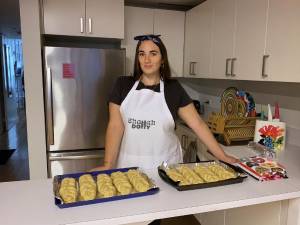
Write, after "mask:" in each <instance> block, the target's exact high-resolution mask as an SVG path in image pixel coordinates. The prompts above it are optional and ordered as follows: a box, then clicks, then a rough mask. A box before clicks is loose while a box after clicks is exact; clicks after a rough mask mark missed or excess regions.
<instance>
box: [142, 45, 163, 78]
mask: <svg viewBox="0 0 300 225" xmlns="http://www.w3.org/2000/svg"><path fill="white" fill-rule="evenodd" d="M138 59H139V63H140V66H141V69H142V71H143V73H144V74H146V75H151V74H153V75H158V76H160V72H159V69H160V66H161V64H162V56H161V52H160V49H159V47H158V46H157V45H156V44H154V43H153V41H151V40H146V41H143V42H142V43H141V45H140V47H139V51H138Z"/></svg>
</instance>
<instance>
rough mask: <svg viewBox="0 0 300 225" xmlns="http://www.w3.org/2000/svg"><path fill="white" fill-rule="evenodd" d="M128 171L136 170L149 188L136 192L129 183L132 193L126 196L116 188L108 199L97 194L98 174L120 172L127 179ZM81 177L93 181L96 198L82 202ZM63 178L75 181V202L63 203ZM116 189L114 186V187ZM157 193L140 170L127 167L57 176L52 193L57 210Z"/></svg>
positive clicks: (133, 186)
mask: <svg viewBox="0 0 300 225" xmlns="http://www.w3.org/2000/svg"><path fill="white" fill-rule="evenodd" d="M129 170H136V171H138V172H139V173H140V174H141V175H142V177H144V178H145V179H146V180H147V182H148V184H149V186H148V187H149V188H147V190H146V191H140V192H139V191H137V190H136V186H135V185H133V184H132V183H131V182H132V181H129V179H128V181H129V183H130V184H131V185H132V186H131V187H132V191H130V193H128V194H121V193H120V192H119V189H118V188H115V190H116V193H115V195H114V196H109V197H107V196H106V197H103V196H102V195H100V193H99V189H98V184H97V183H98V180H97V176H98V175H100V174H107V175H109V177H111V174H112V173H115V172H122V173H123V174H124V175H125V176H127V178H128V175H127V174H128V171H129ZM83 175H88V176H89V175H91V177H92V179H93V180H94V181H95V182H94V183H95V185H96V196H95V198H94V199H91V200H86V199H85V200H83V198H82V197H81V190H80V185H81V184H79V183H80V177H81V176H83ZM64 178H71V179H72V178H74V179H72V180H75V184H76V185H75V186H76V187H75V188H76V200H75V201H72V202H68V203H67V202H65V201H64V200H63V197H62V196H61V195H60V193H61V192H60V188H61V185H62V181H63V179H64ZM112 185H113V186H115V183H114V182H113V183H112ZM115 187H116V186H115ZM158 191H159V188H158V187H157V186H156V185H155V183H154V182H153V180H152V179H150V178H149V177H148V176H147V175H146V174H145V173H143V172H142V171H141V170H139V168H138V167H129V168H120V169H112V170H104V171H96V172H85V173H74V174H65V175H58V176H55V177H54V178H53V192H54V198H55V205H57V206H58V207H59V208H69V207H76V206H82V205H89V204H95V203H103V202H110V201H116V200H123V199H128V198H136V197H142V196H147V195H153V194H155V193H157V192H158Z"/></svg>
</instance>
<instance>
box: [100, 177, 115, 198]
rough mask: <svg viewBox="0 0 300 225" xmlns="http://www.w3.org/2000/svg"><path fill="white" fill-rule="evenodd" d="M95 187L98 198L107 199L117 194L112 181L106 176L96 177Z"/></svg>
mask: <svg viewBox="0 0 300 225" xmlns="http://www.w3.org/2000/svg"><path fill="white" fill-rule="evenodd" d="M97 187H98V192H99V194H100V197H104V198H108V197H113V196H115V195H116V194H117V190H116V188H115V187H114V185H113V183H112V179H111V178H110V176H109V175H107V174H99V175H98V176H97Z"/></svg>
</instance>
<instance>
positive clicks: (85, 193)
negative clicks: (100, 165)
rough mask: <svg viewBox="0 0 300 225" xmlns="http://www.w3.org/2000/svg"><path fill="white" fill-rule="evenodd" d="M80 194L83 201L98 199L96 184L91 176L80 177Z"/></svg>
mask: <svg viewBox="0 0 300 225" xmlns="http://www.w3.org/2000/svg"><path fill="white" fill-rule="evenodd" d="M79 192H80V197H81V199H82V200H84V201H87V200H93V199H95V198H96V192H97V190H96V183H95V181H94V178H93V177H92V175H90V174H85V175H82V176H80V177H79Z"/></svg>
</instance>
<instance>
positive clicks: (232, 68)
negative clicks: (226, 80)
mask: <svg viewBox="0 0 300 225" xmlns="http://www.w3.org/2000/svg"><path fill="white" fill-rule="evenodd" d="M235 61H236V58H232V59H231V73H230V75H231V76H232V77H235V74H234V62H235Z"/></svg>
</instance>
